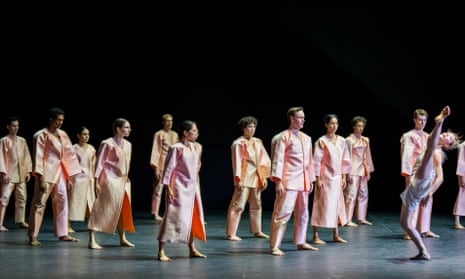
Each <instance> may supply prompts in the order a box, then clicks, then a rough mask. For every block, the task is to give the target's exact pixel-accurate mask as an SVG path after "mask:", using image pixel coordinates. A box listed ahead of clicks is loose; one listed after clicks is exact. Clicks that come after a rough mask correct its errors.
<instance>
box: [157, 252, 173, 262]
mask: <svg viewBox="0 0 465 279" xmlns="http://www.w3.org/2000/svg"><path fill="white" fill-rule="evenodd" d="M158 260H159V261H160V262H169V261H171V258H170V257H168V256H166V255H165V252H163V251H159V252H158Z"/></svg>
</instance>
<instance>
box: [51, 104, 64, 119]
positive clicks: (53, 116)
mask: <svg viewBox="0 0 465 279" xmlns="http://www.w3.org/2000/svg"><path fill="white" fill-rule="evenodd" d="M58 115H65V111H64V110H62V109H61V108H56V107H55V108H51V109H50V110H49V111H48V116H49V117H50V118H51V119H57V117H58Z"/></svg>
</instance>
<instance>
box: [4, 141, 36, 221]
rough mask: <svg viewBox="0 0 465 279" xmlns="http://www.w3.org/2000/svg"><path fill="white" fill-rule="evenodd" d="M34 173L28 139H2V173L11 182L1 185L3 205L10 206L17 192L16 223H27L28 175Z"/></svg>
mask: <svg viewBox="0 0 465 279" xmlns="http://www.w3.org/2000/svg"><path fill="white" fill-rule="evenodd" d="M31 172H32V159H31V153H30V152H29V148H28V146H27V142H26V139H24V138H23V137H19V136H16V138H15V139H12V138H11V137H9V136H5V137H3V138H1V139H0V173H5V174H8V176H9V177H10V182H9V183H7V184H3V185H1V190H0V192H1V200H0V202H1V204H2V205H3V206H8V202H9V200H10V197H11V194H12V193H13V191H15V213H14V214H15V217H14V220H15V223H22V222H25V217H26V201H27V185H26V180H25V179H26V175H28V174H30V173H31Z"/></svg>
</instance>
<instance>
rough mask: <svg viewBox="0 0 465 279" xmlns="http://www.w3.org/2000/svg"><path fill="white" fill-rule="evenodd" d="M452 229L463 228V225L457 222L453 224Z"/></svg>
mask: <svg viewBox="0 0 465 279" xmlns="http://www.w3.org/2000/svg"><path fill="white" fill-rule="evenodd" d="M454 229H456V230H465V227H464V226H462V224H460V223H459V224H455V225H454Z"/></svg>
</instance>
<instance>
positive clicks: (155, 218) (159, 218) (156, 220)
mask: <svg viewBox="0 0 465 279" xmlns="http://www.w3.org/2000/svg"><path fill="white" fill-rule="evenodd" d="M153 220H155V223H157V224H160V223H161V221H163V217H161V216H160V215H155V216H154V217H153Z"/></svg>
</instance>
